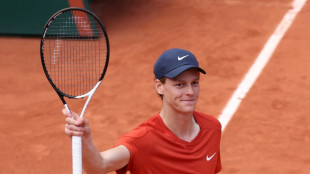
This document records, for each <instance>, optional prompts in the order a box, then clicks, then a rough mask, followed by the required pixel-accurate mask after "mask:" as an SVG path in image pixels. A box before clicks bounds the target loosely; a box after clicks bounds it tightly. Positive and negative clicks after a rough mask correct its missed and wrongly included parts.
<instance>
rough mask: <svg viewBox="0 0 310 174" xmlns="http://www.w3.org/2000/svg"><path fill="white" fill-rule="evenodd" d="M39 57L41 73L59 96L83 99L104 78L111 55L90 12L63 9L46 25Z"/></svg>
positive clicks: (94, 17)
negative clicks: (42, 71) (42, 72)
mask: <svg viewBox="0 0 310 174" xmlns="http://www.w3.org/2000/svg"><path fill="white" fill-rule="evenodd" d="M40 54H41V63H42V67H43V70H44V73H45V75H46V77H47V79H48V81H49V82H50V84H51V85H52V87H53V88H54V89H55V91H56V92H57V93H58V95H60V96H66V97H68V98H82V97H84V96H86V95H88V93H89V92H90V91H91V90H92V89H93V88H95V87H96V85H97V84H98V82H100V81H101V80H102V79H103V78H104V75H105V73H106V70H107V68H108V63H109V56H110V47H109V40H108V35H107V32H106V29H105V27H104V25H103V23H102V22H101V20H100V19H99V18H98V17H97V16H96V15H95V14H94V13H93V12H91V11H90V10H87V9H83V8H77V7H70V8H65V9H62V10H60V11H58V12H56V13H55V14H54V15H53V16H51V17H50V19H49V20H48V21H47V23H46V24H45V26H44V30H43V34H42V37H41V45H40Z"/></svg>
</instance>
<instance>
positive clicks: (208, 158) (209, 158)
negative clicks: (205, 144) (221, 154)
mask: <svg viewBox="0 0 310 174" xmlns="http://www.w3.org/2000/svg"><path fill="white" fill-rule="evenodd" d="M215 154H216V152H214V154H213V155H212V156H210V157H209V156H208V155H207V161H210V160H211V159H212V158H213V157H214V155H215Z"/></svg>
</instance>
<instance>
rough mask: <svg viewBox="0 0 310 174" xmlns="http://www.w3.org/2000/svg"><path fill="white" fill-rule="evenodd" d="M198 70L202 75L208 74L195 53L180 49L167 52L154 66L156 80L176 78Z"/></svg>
mask: <svg viewBox="0 0 310 174" xmlns="http://www.w3.org/2000/svg"><path fill="white" fill-rule="evenodd" d="M190 68H197V69H198V70H199V71H200V72H201V73H203V74H206V72H205V71H204V70H203V69H202V68H200V67H199V64H198V61H197V59H196V57H195V56H194V54H193V53H191V52H189V51H187V50H184V49H179V48H173V49H169V50H167V51H165V52H164V53H163V54H162V55H161V56H160V57H159V58H158V59H157V61H156V62H155V64H154V70H153V72H154V74H155V77H156V79H161V78H162V77H167V78H170V79H171V78H174V77H176V76H178V75H179V74H181V73H182V72H184V71H186V70H188V69H190Z"/></svg>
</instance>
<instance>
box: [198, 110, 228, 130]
mask: <svg viewBox="0 0 310 174" xmlns="http://www.w3.org/2000/svg"><path fill="white" fill-rule="evenodd" d="M194 117H195V119H196V121H197V122H198V124H199V125H200V126H201V127H204V128H209V129H216V130H219V131H221V130H222V125H221V123H220V122H219V120H218V119H217V118H215V117H214V116H212V115H208V114H205V113H202V112H196V111H195V112H194Z"/></svg>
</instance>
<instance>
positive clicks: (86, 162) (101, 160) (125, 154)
mask: <svg viewBox="0 0 310 174" xmlns="http://www.w3.org/2000/svg"><path fill="white" fill-rule="evenodd" d="M63 114H64V115H65V116H67V118H66V126H65V133H66V134H67V135H68V136H69V137H71V136H81V137H82V153H83V154H82V157H83V167H84V170H85V171H86V172H87V173H88V174H92V173H107V172H110V171H114V170H117V169H120V168H122V167H124V166H126V165H127V164H128V162H129V158H130V153H129V150H128V149H127V148H126V147H125V146H122V145H120V146H117V147H115V148H111V149H108V150H106V151H103V152H99V151H98V150H97V148H96V147H95V145H94V143H93V140H92V135H91V130H90V126H89V122H88V120H87V119H86V118H80V117H79V115H78V114H76V113H74V112H72V113H68V112H67V111H66V110H65V109H63Z"/></svg>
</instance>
